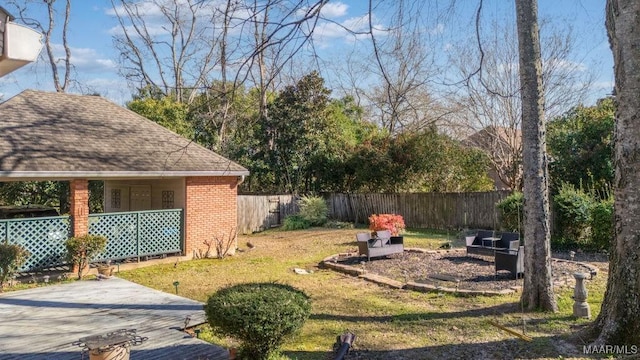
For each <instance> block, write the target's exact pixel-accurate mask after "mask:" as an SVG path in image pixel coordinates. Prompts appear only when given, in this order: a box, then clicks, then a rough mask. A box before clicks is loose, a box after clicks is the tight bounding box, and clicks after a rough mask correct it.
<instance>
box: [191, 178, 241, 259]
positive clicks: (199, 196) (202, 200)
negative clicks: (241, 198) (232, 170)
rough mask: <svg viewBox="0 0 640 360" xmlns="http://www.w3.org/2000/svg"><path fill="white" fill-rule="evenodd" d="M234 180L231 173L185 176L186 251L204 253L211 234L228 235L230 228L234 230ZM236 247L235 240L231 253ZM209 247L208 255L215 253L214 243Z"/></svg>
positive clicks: (235, 213) (235, 216)
mask: <svg viewBox="0 0 640 360" xmlns="http://www.w3.org/2000/svg"><path fill="white" fill-rule="evenodd" d="M237 183H238V179H237V178H236V177H232V176H225V177H187V178H186V181H185V185H186V189H185V190H186V195H185V210H184V216H185V226H184V238H185V255H187V256H194V255H196V256H198V255H204V253H205V252H206V250H207V245H206V244H205V241H213V240H214V236H218V237H221V236H224V237H225V239H228V238H229V234H230V232H231V231H232V230H233V231H234V233H235V230H236V228H237V226H238V222H237ZM234 241H235V239H234ZM235 248H236V245H235V243H234V244H233V245H232V246H231V250H230V253H233V252H234V250H235ZM210 250H211V253H210V255H211V256H215V255H216V250H215V245H212V246H211V249H210Z"/></svg>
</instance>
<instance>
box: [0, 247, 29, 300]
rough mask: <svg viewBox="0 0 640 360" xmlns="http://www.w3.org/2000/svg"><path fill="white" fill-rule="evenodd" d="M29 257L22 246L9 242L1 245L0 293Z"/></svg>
mask: <svg viewBox="0 0 640 360" xmlns="http://www.w3.org/2000/svg"><path fill="white" fill-rule="evenodd" d="M27 257H29V252H28V251H27V250H25V249H24V248H23V247H22V246H20V245H18V244H9V241H8V240H5V241H3V242H2V243H0V292H2V287H3V286H4V283H5V282H6V281H7V280H8V279H9V278H10V277H11V276H13V274H15V273H16V271H17V270H18V269H19V268H20V266H22V265H24V262H25V261H27Z"/></svg>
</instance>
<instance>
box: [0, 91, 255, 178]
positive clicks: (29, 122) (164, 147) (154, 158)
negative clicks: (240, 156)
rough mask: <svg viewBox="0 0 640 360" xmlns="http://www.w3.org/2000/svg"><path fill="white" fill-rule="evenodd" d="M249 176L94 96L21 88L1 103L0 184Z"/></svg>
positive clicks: (224, 160)
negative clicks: (20, 180) (18, 180)
mask: <svg viewBox="0 0 640 360" xmlns="http://www.w3.org/2000/svg"><path fill="white" fill-rule="evenodd" d="M248 174H249V172H248V171H247V169H245V168H243V167H242V166H240V165H238V164H236V163H234V162H233V161H231V160H228V159H226V158H224V157H222V156H220V155H218V154H216V153H214V152H212V151H210V150H208V149H206V148H204V147H202V146H200V145H198V144H196V143H195V142H191V141H189V140H187V139H185V138H183V137H181V136H179V135H177V134H175V133H173V132H171V131H169V130H167V129H165V128H164V127H162V126H160V125H158V124H156V123H154V122H153V121H151V120H148V119H146V118H144V117H142V116H140V115H138V114H136V113H134V112H132V111H130V110H128V109H125V108H123V107H121V106H119V105H117V104H115V103H112V102H110V101H108V100H106V99H104V98H102V97H99V96H84V95H71V94H63V93H52V92H42V91H34V90H26V91H23V92H22V93H20V94H18V95H16V96H15V97H13V98H11V99H9V100H7V101H5V102H4V103H2V104H0V180H1V179H2V178H4V179H7V178H14V179H15V178H34V179H35V178H43V179H44V178H47V179H56V178H65V179H71V178H127V177H171V176H174V177H175V176H239V175H248Z"/></svg>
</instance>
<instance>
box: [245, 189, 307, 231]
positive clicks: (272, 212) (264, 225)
mask: <svg viewBox="0 0 640 360" xmlns="http://www.w3.org/2000/svg"><path fill="white" fill-rule="evenodd" d="M297 212H298V203H297V197H295V196H293V195H238V233H240V234H251V233H254V232H258V231H264V230H267V229H270V228H272V227H276V226H279V225H282V222H283V221H284V218H285V217H287V216H288V215H292V214H296V213H297Z"/></svg>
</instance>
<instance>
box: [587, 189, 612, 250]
mask: <svg viewBox="0 0 640 360" xmlns="http://www.w3.org/2000/svg"><path fill="white" fill-rule="evenodd" d="M613 236H614V233H613V198H611V199H606V200H601V201H599V202H597V203H595V204H594V205H593V207H592V208H591V242H590V244H589V245H590V247H591V248H592V250H609V248H610V246H611V240H612V239H613Z"/></svg>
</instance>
